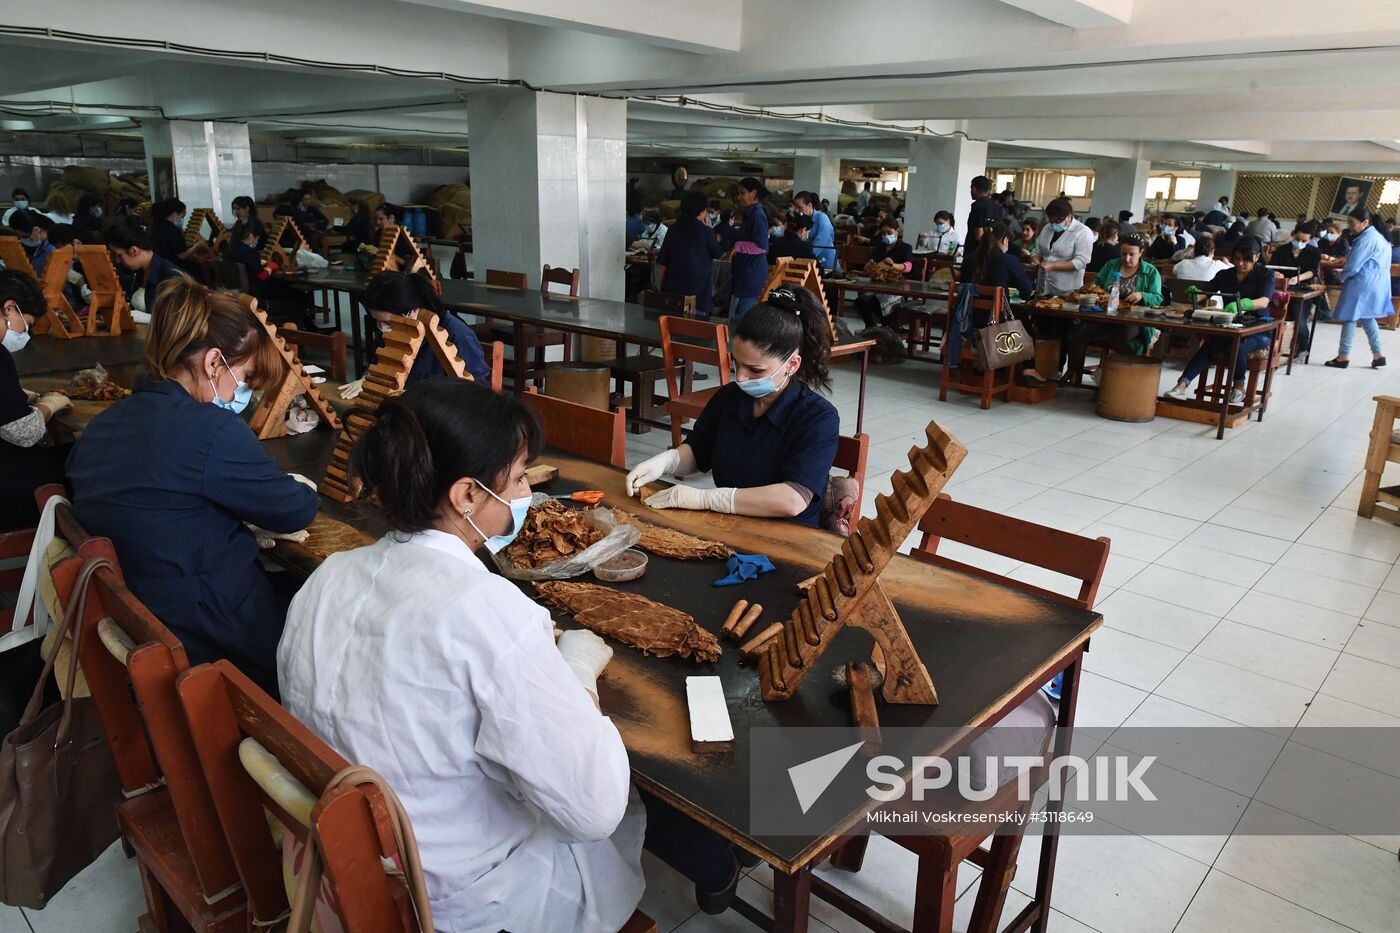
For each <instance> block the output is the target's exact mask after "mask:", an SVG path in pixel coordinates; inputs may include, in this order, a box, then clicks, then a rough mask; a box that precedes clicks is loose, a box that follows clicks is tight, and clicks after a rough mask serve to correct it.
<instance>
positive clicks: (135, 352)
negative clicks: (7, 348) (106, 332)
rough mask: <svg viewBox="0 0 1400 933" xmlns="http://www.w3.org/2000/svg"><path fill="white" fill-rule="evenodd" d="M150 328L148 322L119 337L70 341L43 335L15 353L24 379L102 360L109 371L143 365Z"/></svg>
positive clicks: (71, 371)
mask: <svg viewBox="0 0 1400 933" xmlns="http://www.w3.org/2000/svg"><path fill="white" fill-rule="evenodd" d="M146 329H147V325H145V324H138V325H137V326H136V330H135V331H131V332H127V333H123V334H121V335H119V336H116V337H74V338H72V339H70V340H63V339H60V338H58V337H54V336H53V335H51V334H41V335H40V336H38V337H35V338H33V339H31V340H30V341H29V343H28V344H27V345H26V346H25V348H24V349H23V350H21V351H19V352H18V353H16V354H14V359H15V368H16V369H18V370H19V379H20V382H21V383H23V382H25V381H26V379H27V377H29V376H40V375H45V374H49V373H69V374H72V373H75V372H77V371H78V370H80V369H86V368H87V367H89V366H91V365H92V364H93V363H101V364H102V365H103V366H105V367H106V368H107V370H108V371H109V372H110V371H111V370H113V369H115V368H116V367H119V366H140V365H141V364H142V363H144V362H145V360H146V339H145V334H146Z"/></svg>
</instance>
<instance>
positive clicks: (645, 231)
mask: <svg viewBox="0 0 1400 933" xmlns="http://www.w3.org/2000/svg"><path fill="white" fill-rule="evenodd" d="M667 232H668V230H667V227H666V225H665V224H663V223H662V222H661V215H660V214H659V213H657V212H656V211H647V212H646V214H644V215H643V216H642V233H641V235H640V236H638V237H637V238H636V239H635V240H633V241H632V242H631V243H629V244H628V248H629V249H644V250H646V251H648V252H652V253H654V252H656V251H657V250H659V249H661V244H663V243H665V242H666V234H667Z"/></svg>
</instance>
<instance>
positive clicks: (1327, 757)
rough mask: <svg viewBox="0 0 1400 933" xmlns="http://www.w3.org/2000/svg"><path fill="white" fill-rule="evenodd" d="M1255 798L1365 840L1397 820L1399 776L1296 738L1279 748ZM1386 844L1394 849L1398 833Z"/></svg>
mask: <svg viewBox="0 0 1400 933" xmlns="http://www.w3.org/2000/svg"><path fill="white" fill-rule="evenodd" d="M1355 744H1357V745H1360V744H1361V743H1360V742H1359V741H1358V742H1356V743H1355ZM1255 799H1257V800H1259V801H1261V802H1263V803H1267V804H1269V805H1270V806H1273V807H1277V808H1279V809H1280V810H1284V811H1287V812H1288V813H1292V814H1293V815H1294V816H1301V817H1302V818H1303V819H1305V820H1309V821H1311V822H1313V823H1319V824H1321V825H1323V826H1326V827H1327V828H1328V829H1331V830H1335V831H1337V832H1340V833H1345V834H1346V835H1348V836H1356V837H1358V838H1361V839H1363V840H1366V841H1370V840H1369V838H1368V834H1370V833H1372V832H1382V833H1384V832H1387V831H1391V832H1393V831H1395V830H1396V829H1397V826H1396V823H1397V821H1400V777H1397V776H1395V775H1394V774H1387V773H1385V772H1383V771H1377V770H1375V769H1373V768H1368V767H1366V766H1365V765H1361V764H1357V763H1356V762H1355V761H1352V760H1349V759H1346V758H1342V757H1339V756H1336V755H1332V754H1329V753H1328V752H1325V751H1322V750H1319V749H1316V748H1313V747H1310V746H1306V745H1301V744H1299V743H1297V742H1289V743H1288V745H1287V746H1286V747H1285V748H1284V749H1283V752H1282V754H1280V755H1279V758H1278V762H1277V763H1276V764H1275V765H1274V767H1273V769H1272V770H1270V771H1269V776H1268V777H1267V778H1265V779H1264V783H1263V785H1262V786H1261V787H1260V788H1259V792H1258V793H1257V794H1256V795H1255ZM1390 840H1396V843H1395V844H1391V842H1390ZM1386 842H1387V844H1386V845H1385V848H1389V849H1390V851H1391V852H1392V853H1393V852H1395V851H1396V844H1400V836H1391V837H1389V838H1388V839H1387V840H1386ZM1372 844H1375V843H1372Z"/></svg>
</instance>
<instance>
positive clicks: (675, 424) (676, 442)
mask: <svg viewBox="0 0 1400 933" xmlns="http://www.w3.org/2000/svg"><path fill="white" fill-rule="evenodd" d="M684 420H685V419H684V418H682V417H681V416H680V415H677V414H674V413H672V415H671V446H672V447H679V446H681V422H683V421H684Z"/></svg>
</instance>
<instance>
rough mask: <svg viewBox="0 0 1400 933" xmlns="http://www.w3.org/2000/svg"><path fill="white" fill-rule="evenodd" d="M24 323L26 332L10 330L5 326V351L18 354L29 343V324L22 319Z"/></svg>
mask: <svg viewBox="0 0 1400 933" xmlns="http://www.w3.org/2000/svg"><path fill="white" fill-rule="evenodd" d="M20 320H21V321H23V322H24V330H10V328H9V325H6V326H5V341H4V343H5V349H6V350H9V351H10V352H11V353H18V352H19V351H21V350H23V349H24V346H25V344H27V343H29V322H28V321H25V320H24V318H20Z"/></svg>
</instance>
